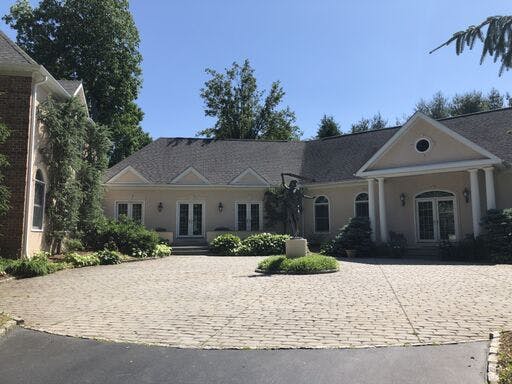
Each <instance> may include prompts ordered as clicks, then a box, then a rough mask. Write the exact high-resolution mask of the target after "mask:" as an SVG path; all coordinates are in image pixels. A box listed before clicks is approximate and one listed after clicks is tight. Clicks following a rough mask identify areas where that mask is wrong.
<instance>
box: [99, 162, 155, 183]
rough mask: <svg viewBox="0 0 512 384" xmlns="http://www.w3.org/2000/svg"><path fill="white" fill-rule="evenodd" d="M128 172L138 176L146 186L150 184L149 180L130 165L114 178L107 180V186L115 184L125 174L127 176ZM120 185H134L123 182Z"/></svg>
mask: <svg viewBox="0 0 512 384" xmlns="http://www.w3.org/2000/svg"><path fill="white" fill-rule="evenodd" d="M128 172H131V173H133V174H134V175H135V176H137V177H138V178H139V179H141V181H143V182H144V183H146V184H149V180H148V179H146V178H145V177H144V176H142V174H141V173H140V172H139V171H137V170H136V169H135V168H133V167H132V166H131V165H128V166H126V167H124V168H123V169H121V170H120V171H119V172H117V173H116V174H115V175H114V176H112V177H111V178H110V179H108V180H107V182H106V184H110V183H114V182H115V181H116V180H117V179H119V178H120V177H121V176H123V175H124V174H126V173H128ZM118 184H126V185H129V184H133V183H132V182H130V183H123V182H121V183H118Z"/></svg>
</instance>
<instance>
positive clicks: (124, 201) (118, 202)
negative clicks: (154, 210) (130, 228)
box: [114, 200, 146, 225]
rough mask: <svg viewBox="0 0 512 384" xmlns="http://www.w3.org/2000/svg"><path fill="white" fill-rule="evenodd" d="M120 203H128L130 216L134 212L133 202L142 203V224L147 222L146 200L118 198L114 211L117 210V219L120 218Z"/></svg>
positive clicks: (130, 216)
mask: <svg viewBox="0 0 512 384" xmlns="http://www.w3.org/2000/svg"><path fill="white" fill-rule="evenodd" d="M119 204H127V205H128V214H127V216H128V218H130V219H131V218H132V214H133V204H141V206H142V208H141V209H142V212H141V219H140V223H141V224H142V225H144V223H145V215H146V202H145V201H144V200H116V201H115V202H114V212H115V218H116V220H119V209H118V205H119Z"/></svg>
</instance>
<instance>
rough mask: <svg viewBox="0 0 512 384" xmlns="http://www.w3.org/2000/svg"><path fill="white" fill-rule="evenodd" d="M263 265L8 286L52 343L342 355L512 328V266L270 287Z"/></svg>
mask: <svg viewBox="0 0 512 384" xmlns="http://www.w3.org/2000/svg"><path fill="white" fill-rule="evenodd" d="M258 260H259V258H256V257H208V256H204V257H203V256H183V257H181V256H171V257H168V258H164V259H159V260H148V261H143V262H136V263H127V264H122V265H113V266H100V267H90V268H82V269H74V270H67V271H61V272H57V273H55V274H53V275H49V276H44V277H39V278H32V279H25V280H15V281H10V282H6V283H2V284H0V310H4V311H6V312H9V313H12V314H14V315H16V316H19V317H22V318H23V319H25V322H26V326H27V327H29V328H32V329H37V330H44V331H47V332H51V333H55V334H60V335H70V336H80V337H86V338H96V339H105V340H114V341H125V342H136V343H148V344H156V345H164V346H172V347H183V348H241V349H246V348H251V349H259V348H302V347H306V348H342V347H364V346H381V345H384V346H392V345H414V344H437V343H452V342H468V341H478V340H487V338H488V334H489V332H491V331H494V330H499V329H501V328H512V300H510V297H512V266H507V265H498V266H490V265H463V264H421V263H418V262H417V261H416V262H409V261H407V260H403V261H400V262H399V263H396V262H395V261H382V260H369V259H368V260H357V261H343V262H342V265H341V268H340V271H339V272H338V273H334V274H325V275H309V276H283V275H276V276H262V275H258V274H255V273H254V268H255V267H256V264H257V262H258Z"/></svg>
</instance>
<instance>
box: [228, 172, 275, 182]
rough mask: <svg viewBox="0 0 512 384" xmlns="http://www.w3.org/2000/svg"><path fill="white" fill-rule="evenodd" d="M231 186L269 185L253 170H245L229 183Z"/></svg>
mask: <svg viewBox="0 0 512 384" xmlns="http://www.w3.org/2000/svg"><path fill="white" fill-rule="evenodd" d="M229 184H231V185H269V183H268V182H267V180H265V179H264V178H263V177H262V176H260V175H259V174H258V172H256V171H255V170H254V169H252V168H247V169H246V170H245V171H243V172H242V173H240V174H239V175H238V176H237V177H235V178H234V179H233V180H231V181H230V183H229Z"/></svg>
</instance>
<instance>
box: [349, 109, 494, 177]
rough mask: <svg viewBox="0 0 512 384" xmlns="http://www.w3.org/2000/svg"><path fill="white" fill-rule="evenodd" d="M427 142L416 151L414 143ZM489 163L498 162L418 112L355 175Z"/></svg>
mask: <svg viewBox="0 0 512 384" xmlns="http://www.w3.org/2000/svg"><path fill="white" fill-rule="evenodd" d="M421 139H426V140H427V141H428V143H429V148H428V150H427V151H425V152H419V151H418V150H417V149H416V143H417V142H418V141H419V140H421ZM471 161H475V162H477V161H490V162H495V163H498V162H500V159H499V158H498V157H497V156H495V155H494V154H492V153H491V152H489V151H487V150H486V149H484V148H482V147H480V146H479V145H477V144H475V143H474V142H472V141H470V140H468V139H467V138H465V137H464V136H462V135H460V134H458V133H457V132H455V131H453V130H451V129H449V128H448V127H446V126H445V125H443V124H442V123H440V122H439V121H436V120H434V119H431V118H430V117H428V116H426V115H424V114H422V113H420V112H417V113H415V114H414V115H413V116H412V117H411V118H410V119H409V120H408V121H407V122H406V124H404V125H403V126H402V127H401V128H400V129H399V130H398V131H397V132H396V133H395V135H393V136H392V137H391V138H390V139H389V140H388V141H387V142H386V143H385V144H384V145H383V146H382V147H381V148H380V149H379V150H378V151H377V152H376V153H375V154H374V155H373V156H372V157H371V158H370V159H369V160H368V161H367V162H366V163H365V164H364V165H363V166H362V167H361V168H360V169H359V170H358V171H357V172H356V175H357V176H365V175H370V174H371V173H372V172H377V171H383V170H394V171H396V170H399V169H400V168H404V169H405V168H407V169H410V168H414V167H422V168H423V167H424V166H439V165H441V164H456V163H459V162H471Z"/></svg>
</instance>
